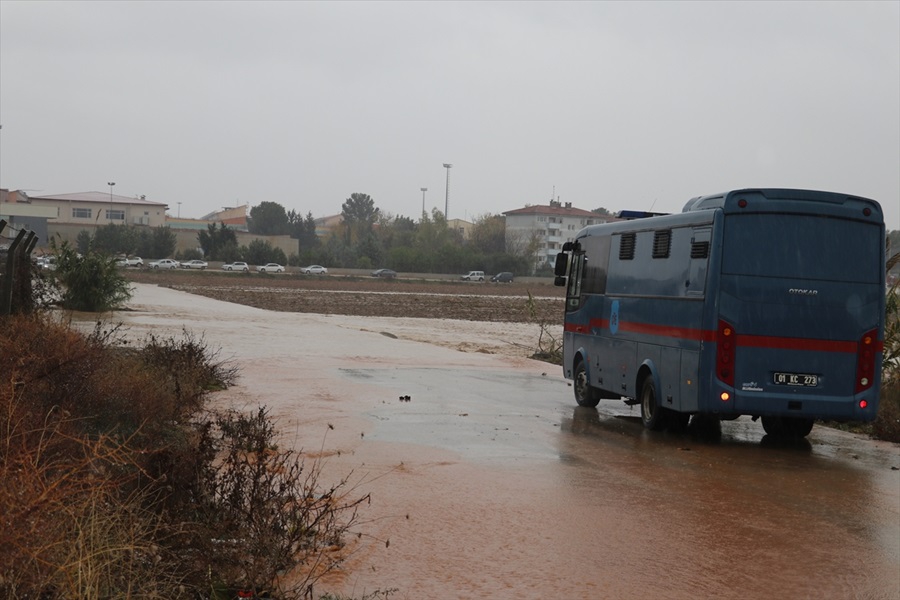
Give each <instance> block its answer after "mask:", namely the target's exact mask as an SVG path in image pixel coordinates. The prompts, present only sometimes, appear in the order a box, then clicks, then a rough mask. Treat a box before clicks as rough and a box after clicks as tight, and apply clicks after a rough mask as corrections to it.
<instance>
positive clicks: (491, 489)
mask: <svg viewBox="0 0 900 600" xmlns="http://www.w3.org/2000/svg"><path fill="white" fill-rule="evenodd" d="M130 307H131V309H132V310H130V311H123V312H117V313H115V314H113V315H112V316H111V317H108V318H109V320H110V321H113V322H117V323H118V322H121V323H123V324H124V327H125V329H126V330H127V332H128V335H132V336H135V337H140V336H142V335H144V334H146V333H147V332H149V331H152V332H154V333H155V334H172V335H180V332H181V331H182V329H183V328H187V329H189V330H190V331H192V332H194V333H195V334H202V335H203V338H204V340H205V341H206V342H207V343H208V344H209V345H210V346H211V347H214V348H215V347H217V348H221V352H220V357H221V358H228V359H230V360H232V361H233V362H234V363H235V364H236V365H237V366H238V367H239V368H240V372H241V377H240V380H239V382H238V385H236V386H235V387H233V388H231V389H229V390H227V391H225V392H221V393H218V394H216V395H215V396H214V397H213V401H214V402H215V403H219V404H225V405H235V406H238V407H246V408H248V409H252V408H255V407H256V406H258V405H260V404H263V405H266V406H268V407H269V408H270V409H271V411H272V413H273V414H274V415H275V416H276V417H277V419H278V425H279V427H280V429H281V430H282V431H283V433H284V443H290V444H295V445H296V446H298V447H300V448H302V449H304V450H305V451H306V452H307V453H308V454H309V456H310V457H318V458H321V459H322V460H323V461H324V465H325V467H324V477H325V478H326V479H329V480H338V479H340V478H342V477H345V476H348V475H349V477H350V481H351V482H352V485H353V486H355V487H354V489H355V490H356V491H358V492H359V493H360V495H363V494H367V493H371V495H372V502H371V504H370V505H367V506H365V507H364V509H363V512H362V513H361V516H362V521H361V523H360V525H359V526H358V527H357V530H358V531H359V532H360V533H362V536H361V537H360V538H358V539H354V540H352V541H351V543H350V544H349V546H348V551H350V552H351V554H350V556H349V559H348V561H347V563H346V564H345V567H344V569H343V570H342V571H341V572H339V573H335V574H333V575H331V576H329V577H328V578H327V579H326V580H324V581H322V582H320V583H319V585H318V587H317V588H316V590H315V591H316V594H321V593H325V592H327V591H330V592H334V593H342V594H346V595H353V596H357V597H358V596H362V595H364V594H366V593H371V592H373V591H375V590H378V589H381V590H385V589H391V588H396V589H397V590H398V591H397V592H396V593H394V594H393V595H391V596H390V597H391V598H395V599H397V598H398V599H405V598H409V599H417V600H418V599H426V598H427V599H445V598H446V599H455V598H459V599H473V598H494V599H507V598H508V599H548V598H554V599H555V598H564V599H587V600H590V599H604V598H609V599H619V598H641V599H643V598H660V599H666V598H670V599H695V598H717V599H730V598H734V599H747V598H766V599H768V598H816V599H818V598H834V599H855V598H858V599H885V600H897V599H898V598H900V470H898V468H900V449H898V446H897V445H895V444H887V443H880V442H874V441H871V440H868V439H867V438H864V437H862V436H858V435H853V434H848V433H844V432H838V431H834V430H830V429H827V428H824V427H820V426H817V427H816V428H814V429H813V432H812V434H810V436H809V438H808V439H807V440H805V441H803V442H801V443H795V444H791V445H779V444H776V443H774V442H772V441H771V440H769V439H767V438H765V436H764V432H763V430H762V426H761V425H760V424H759V423H754V422H752V421H750V420H749V419H746V418H744V419H739V420H737V421H733V422H726V423H723V424H722V426H721V431H720V435H715V431H713V432H709V431H692V432H688V433H683V434H674V433H656V432H648V431H645V430H644V429H643V428H642V426H641V423H640V418H639V417H640V415H639V409H637V408H636V409H634V410H632V409H631V408H629V407H627V406H625V405H624V404H622V403H620V402H618V401H604V403H601V404H600V406H599V407H598V409H597V410H595V409H583V408H578V407H576V405H575V402H574V399H573V396H572V388H571V387H570V386H569V382H567V381H566V380H565V379H564V378H563V377H562V373H561V369H560V368H559V367H557V366H553V365H549V364H546V363H542V362H538V361H534V360H531V359H529V358H526V356H527V355H528V354H529V353H530V352H529V351H528V348H529V347H530V349H531V350H532V351H533V349H534V348H535V343H536V340H537V336H538V334H539V331H537V329H536V327H535V326H533V325H524V324H509V323H475V322H470V321H451V320H434V319H403V318H387V317H382V318H378V317H364V318H360V317H350V316H322V315H315V314H299V313H276V312H270V311H267V310H263V309H259V308H251V307H247V306H240V305H236V304H229V303H225V302H221V301H218V300H213V299H209V298H204V297H199V296H195V295H191V294H188V293H185V292H179V291H175V290H171V289H166V288H162V287H156V286H152V285H147V284H140V285H138V286H137V293H136V295H135V298H134V299H133V300H132V302H131V305H130ZM407 396H408V400H407ZM331 427H333V429H332V428H331ZM317 597H318V596H317Z"/></svg>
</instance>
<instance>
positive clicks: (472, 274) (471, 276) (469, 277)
mask: <svg viewBox="0 0 900 600" xmlns="http://www.w3.org/2000/svg"><path fill="white" fill-rule="evenodd" d="M460 279H462V280H463V281H484V271H469V272H468V273H466V274H465V275H463V276H462V277H460Z"/></svg>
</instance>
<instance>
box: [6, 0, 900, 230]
mask: <svg viewBox="0 0 900 600" xmlns="http://www.w3.org/2000/svg"><path fill="white" fill-rule="evenodd" d="M0 125H2V130H0V186H2V187H4V188H9V189H24V190H27V191H28V193H29V194H30V195H34V196H40V195H49V194H62V193H72V192H86V191H101V192H108V191H109V187H108V186H107V182H110V181H114V182H115V183H116V185H115V188H114V192H115V193H116V194H117V195H123V196H139V195H146V197H147V198H148V199H150V200H154V201H158V202H164V203H166V204H168V205H169V206H170V214H172V215H176V214H177V213H179V212H180V215H181V216H182V217H201V216H203V215H204V214H206V213H208V212H211V211H213V210H217V209H219V208H221V207H223V206H235V205H238V204H249V205H250V206H255V205H258V204H259V203H260V202H264V201H271V202H278V203H279V204H282V205H283V206H284V207H285V208H286V209H287V210H297V211H298V212H300V213H302V214H304V215H305V214H307V213H308V212H311V213H312V214H313V216H315V217H322V216H326V215H332V214H336V213H339V212H340V211H341V204H342V203H343V202H344V201H345V200H346V199H347V198H348V197H349V196H350V194H351V193H354V192H361V193H366V194H369V195H370V196H372V198H373V199H374V201H375V205H376V206H378V207H379V208H381V210H382V211H384V212H387V213H390V214H393V215H403V216H408V217H412V218H414V219H418V218H419V215H420V213H421V210H422V192H421V191H420V188H423V187H426V188H428V191H427V192H426V193H425V208H426V210H428V211H429V212H430V211H431V209H432V208H433V207H436V208H438V209H440V210H441V211H443V210H444V205H445V193H446V189H445V183H446V176H447V171H446V169H444V167H443V163H452V164H453V167H452V169H450V172H449V179H450V189H449V216H450V218H463V219H467V220H472V219H475V218H477V217H480V216H483V215H486V214H499V213H502V212H503V211H508V210H513V209H515V208H520V207H522V206H525V205H529V204H547V203H548V201H549V200H550V199H551V197H553V195H554V193H555V195H556V197H557V198H558V199H559V200H560V201H562V202H571V203H572V205H573V206H575V207H578V208H583V209H587V210H590V209H594V208H597V207H600V206H603V207H606V208H608V209H610V210H618V209H623V208H629V209H650V208H652V209H653V210H655V211H662V212H678V211H680V210H681V208H682V206H683V205H684V203H685V202H686V201H687V200H688V199H690V198H691V197H694V196H698V195H704V194H712V193H716V192H721V191H726V190H729V189H737V188H742V187H798V188H810V189H824V190H830V191H838V192H845V193H850V194H856V195H860V196H866V197H870V198H873V199H875V200H878V201H879V202H880V203H881V205H882V207H883V208H884V211H885V220H886V222H887V225H888V228H889V229H900V2H896V1H891V2H861V1H856V2H846V3H844V2H821V3H819V2H796V3H791V2H748V3H741V2H699V3H689V2H682V3H679V2H660V3H655V2H631V3H618V2H596V3H590V2H573V3H564V2H548V3H541V2H527V3H517V2H496V3H494V2H459V3H457V2H396V3H394V2H360V3H357V2H273V3H267V2H261V1H254V2H248V3H243V2H211V1H204V2H196V3H191V2H146V3H145V2H137V1H129V2H40V1H28V2H20V1H12V0H0ZM179 203H180V205H179Z"/></svg>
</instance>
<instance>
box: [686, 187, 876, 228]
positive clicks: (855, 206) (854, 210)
mask: <svg viewBox="0 0 900 600" xmlns="http://www.w3.org/2000/svg"><path fill="white" fill-rule="evenodd" d="M776 202H777V203H778V204H777V205H776V204H775V203H776ZM809 202H816V203H818V204H819V206H818V207H817V209H816V212H818V213H819V214H833V215H834V216H840V217H847V218H860V219H865V220H870V221H872V222H878V223H881V222H883V221H884V216H883V214H882V211H881V205H879V204H878V202H876V201H874V200H870V199H868V198H862V197H860V196H853V195H850V194H840V193H835V192H821V191H816V190H798V189H786V188H747V189H741V190H733V191H731V192H725V193H721V194H712V195H709V196H697V197H696V198H691V199H690V200H688V202H687V204H685V205H684V208H683V209H682V212H693V211H698V210H710V209H716V208H721V209H722V210H723V211H724V212H725V213H736V212H757V211H755V210H754V208H759V211H760V212H772V211H773V209H774V210H777V211H778V212H793V211H797V212H808V211H809V210H810V206H809V204H806V203H809Z"/></svg>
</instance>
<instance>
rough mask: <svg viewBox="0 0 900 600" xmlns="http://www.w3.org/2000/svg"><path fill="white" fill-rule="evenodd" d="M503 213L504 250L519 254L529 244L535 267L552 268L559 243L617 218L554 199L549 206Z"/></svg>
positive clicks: (559, 246) (560, 244)
mask: <svg viewBox="0 0 900 600" xmlns="http://www.w3.org/2000/svg"><path fill="white" fill-rule="evenodd" d="M503 216H505V217H506V245H507V251H508V252H512V253H520V252H521V251H522V250H524V249H526V248H528V247H529V246H530V247H533V248H535V255H534V259H535V260H534V267H535V269H539V268H541V267H542V266H544V265H549V266H550V267H551V268H552V267H553V265H554V263H555V262H556V255H557V253H559V252H560V251H561V250H562V245H563V244H564V243H566V242H570V241H572V240H574V239H575V234H577V233H578V232H579V231H580V230H581V229H582V228H583V227H586V226H588V225H596V224H598V223H607V222H611V221H618V220H619V219H617V218H616V217H613V216H609V215H599V214H597V213H593V212H590V211H587V210H582V209H580V208H573V207H572V203H571V202H566V203H565V204H563V203H560V202H555V201H553V200H551V201H550V204H549V205H538V206H526V207H525V208H517V209H515V210H509V211H506V212H505V213H503Z"/></svg>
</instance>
